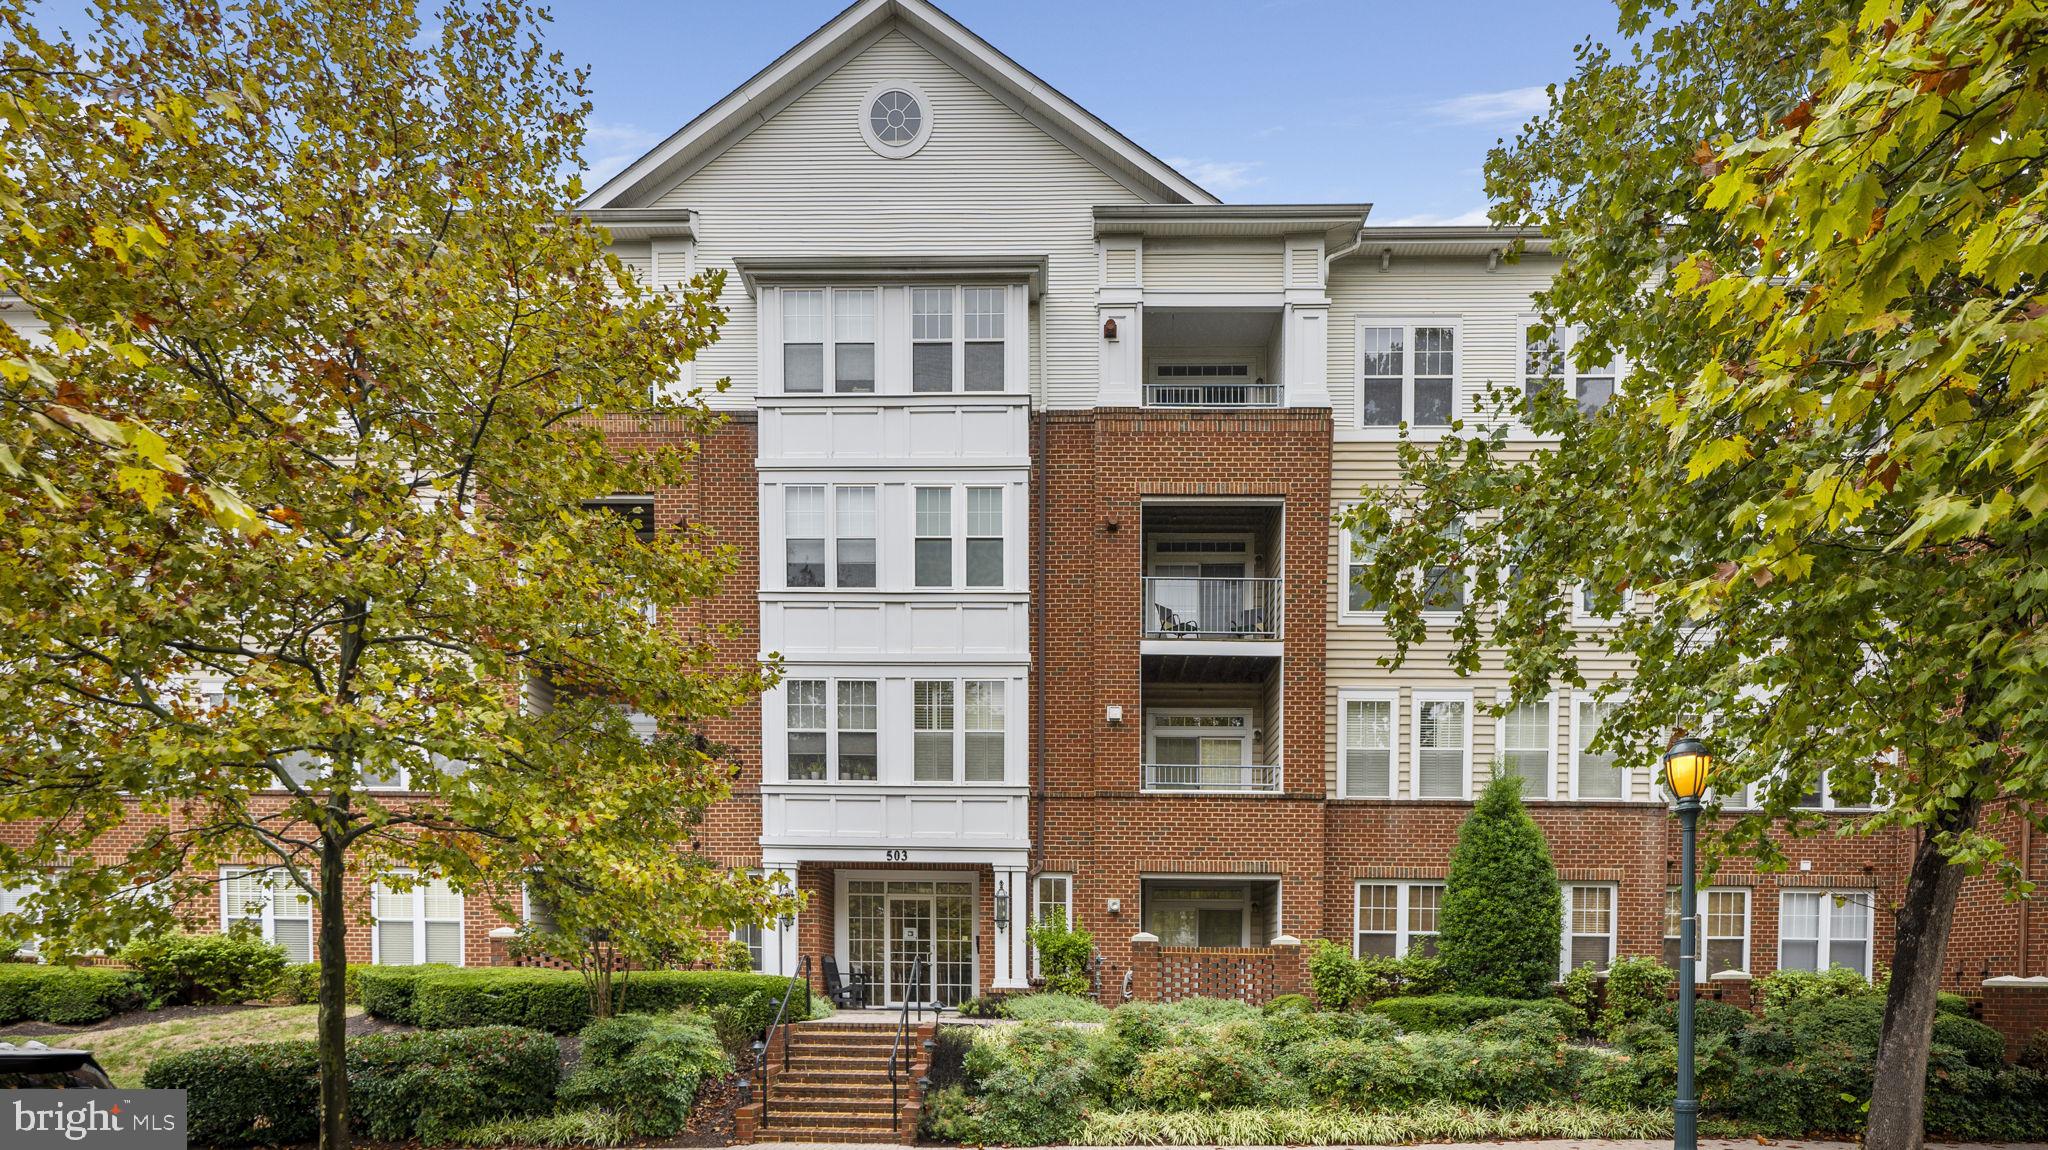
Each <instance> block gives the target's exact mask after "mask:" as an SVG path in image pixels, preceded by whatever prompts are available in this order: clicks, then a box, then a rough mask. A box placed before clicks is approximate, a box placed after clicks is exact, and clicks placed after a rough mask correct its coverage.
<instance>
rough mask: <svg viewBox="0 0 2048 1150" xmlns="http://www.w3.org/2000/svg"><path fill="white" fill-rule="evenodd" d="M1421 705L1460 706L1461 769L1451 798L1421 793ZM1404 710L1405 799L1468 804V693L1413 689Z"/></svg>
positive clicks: (1469, 701)
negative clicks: (1406, 713)
mask: <svg viewBox="0 0 2048 1150" xmlns="http://www.w3.org/2000/svg"><path fill="white" fill-rule="evenodd" d="M1424 703H1462V704H1464V708H1465V710H1464V714H1465V723H1464V726H1465V769H1464V770H1462V771H1460V772H1459V780H1458V782H1459V787H1458V793H1457V794H1455V795H1425V794H1423V793H1422V705H1423V704H1424ZM1408 711H1409V719H1408V795H1407V797H1408V798H1411V799H1418V800H1421V801H1423V802H1452V801H1469V800H1470V799H1471V798H1472V692H1470V691H1445V690H1423V689H1417V690H1414V691H1411V692H1409V701H1408Z"/></svg>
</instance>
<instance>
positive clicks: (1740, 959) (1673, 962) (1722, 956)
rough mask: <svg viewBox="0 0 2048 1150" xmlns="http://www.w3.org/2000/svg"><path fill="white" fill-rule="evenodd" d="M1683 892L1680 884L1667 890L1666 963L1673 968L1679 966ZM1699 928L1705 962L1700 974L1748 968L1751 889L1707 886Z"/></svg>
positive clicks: (1706, 974)
mask: <svg viewBox="0 0 2048 1150" xmlns="http://www.w3.org/2000/svg"><path fill="white" fill-rule="evenodd" d="M1681 894H1682V892H1681V891H1679V889H1678V888H1677V887H1672V888H1671V889H1669V890H1667V891H1665V892H1664V965H1665V966H1668V967H1671V968H1672V969H1673V970H1676V969H1677V968H1678V957H1679V953H1680V952H1679V946H1680V944H1681V942H1682V940H1681V939H1680V938H1679V934H1678V928H1679V924H1680V922H1681V921H1682V919H1683V915H1682V914H1681V913H1680V912H1681V911H1682V910H1683V909H1684V906H1683V903H1682V902H1681ZM1698 899H1699V903H1698V905H1699V908H1700V911H1701V913H1700V924H1699V926H1700V928H1699V930H1698V932H1697V933H1698V937H1699V946H1700V948H1701V954H1700V957H1701V958H1702V959H1704V960H1705V963H1706V965H1704V966H1702V967H1700V968H1699V970H1698V971H1697V972H1696V973H1697V976H1700V977H1705V976H1711V975H1715V974H1719V973H1721V972H1722V971H1724V970H1741V971H1747V970H1748V969H1749V892H1748V891H1746V890H1739V889H1738V890H1708V891H1701V892H1700V894H1699V895H1698Z"/></svg>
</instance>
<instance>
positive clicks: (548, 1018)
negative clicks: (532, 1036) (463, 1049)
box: [412, 967, 591, 1034]
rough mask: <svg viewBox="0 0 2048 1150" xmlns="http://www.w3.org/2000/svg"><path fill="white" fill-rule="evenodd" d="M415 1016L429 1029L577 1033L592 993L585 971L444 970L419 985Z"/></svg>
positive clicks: (587, 1015) (587, 1016) (416, 985)
mask: <svg viewBox="0 0 2048 1150" xmlns="http://www.w3.org/2000/svg"><path fill="white" fill-rule="evenodd" d="M412 1008H413V1021H414V1023H415V1024H416V1025H418V1026H421V1027H423V1028H425V1029H427V1030H450V1029H454V1028H456V1027H465V1026H524V1027H530V1028H532V1029H535V1030H545V1031H547V1032H548V1033H550V1034H574V1033H575V1032H577V1031H578V1030H581V1029H583V1028H584V1027H585V1026H588V1025H589V1024H590V1022H591V1017H590V995H589V993H588V991H587V989H586V988H585V986H584V982H583V978H582V976H581V975H579V974H576V973H574V972H572V971H565V970H540V969H534V968H525V967H497V968H492V967H478V968H474V969H466V970H465V969H442V970H436V971H434V972H433V973H431V974H425V975H422V976H420V978H419V979H418V980H417V981H416V982H415V983H414V984H413V1002H412Z"/></svg>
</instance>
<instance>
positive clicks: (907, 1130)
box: [736, 1022, 935, 1142]
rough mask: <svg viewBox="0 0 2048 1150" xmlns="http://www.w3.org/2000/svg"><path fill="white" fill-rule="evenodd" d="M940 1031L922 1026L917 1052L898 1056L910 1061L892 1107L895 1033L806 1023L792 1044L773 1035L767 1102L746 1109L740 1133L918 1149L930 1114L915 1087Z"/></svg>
mask: <svg viewBox="0 0 2048 1150" xmlns="http://www.w3.org/2000/svg"><path fill="white" fill-rule="evenodd" d="M934 1030H935V1026H934V1024H931V1023H924V1024H921V1025H919V1026H917V1027H916V1028H915V1029H914V1030H913V1031H912V1033H911V1034H910V1036H909V1043H908V1045H909V1047H910V1049H909V1050H907V1051H897V1053H898V1054H899V1055H901V1056H904V1057H905V1058H906V1061H904V1062H899V1063H898V1066H899V1069H898V1071H897V1076H896V1085H895V1101H894V1102H893V1103H892V1101H891V1090H890V1082H889V1066H890V1056H891V1052H892V1050H894V1049H895V1048H896V1044H897V1037H896V1028H895V1027H893V1026H863V1025H860V1024H858V1023H844V1022H841V1023H833V1022H800V1023H795V1024H793V1025H791V1026H789V1027H788V1028H787V1034H786V1036H785V1035H784V1034H783V1033H782V1032H780V1031H778V1032H777V1033H775V1034H771V1035H769V1036H768V1042H767V1046H766V1056H767V1058H768V1090H767V1097H766V1098H765V1099H756V1100H755V1101H753V1102H750V1103H748V1104H747V1105H746V1106H744V1107H742V1108H741V1111H740V1115H739V1129H738V1130H737V1131H736V1133H738V1134H739V1136H740V1138H741V1140H742V1141H760V1142H910V1141H914V1140H915V1139H916V1136H917V1121H918V1116H919V1114H920V1113H921V1112H922V1110H923V1105H922V1099H921V1098H920V1097H919V1096H918V1090H917V1083H916V1079H917V1078H918V1076H919V1075H922V1074H923V1073H924V1072H925V1071H926V1069H927V1068H928V1067H929V1064H930V1055H929V1052H927V1051H926V1050H925V1048H924V1041H925V1040H926V1039H928V1038H930V1037H931V1036H932V1033H933V1031H934ZM785 1037H786V1038H787V1040H788V1046H787V1053H786V1054H785V1052H784V1046H783V1040H784V1038H785ZM764 1110H765V1111H766V1113H765V1115H764V1114H763V1111H764Z"/></svg>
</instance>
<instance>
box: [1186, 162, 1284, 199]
mask: <svg viewBox="0 0 2048 1150" xmlns="http://www.w3.org/2000/svg"><path fill="white" fill-rule="evenodd" d="M1166 163H1167V166H1169V167H1171V168H1173V169H1174V170H1175V171H1177V172H1179V173H1180V174H1182V175H1184V176H1186V177H1187V178H1188V179H1191V180H1193V181H1194V182H1196V183H1198V184H1200V185H1202V186H1203V187H1205V188H1207V189H1209V190H1210V191H1212V192H1215V193H1216V194H1217V195H1225V194H1228V193H1230V192H1241V191H1243V190H1244V189H1246V188H1249V187H1254V186H1256V185H1258V184H1263V183H1265V182H1266V177H1264V176H1260V175H1255V174H1253V171H1252V169H1254V168H1257V167H1258V166H1259V161H1257V160H1241V161H1239V160H1191V159H1188V158H1187V157H1186V156H1168V157H1167V158H1166Z"/></svg>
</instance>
